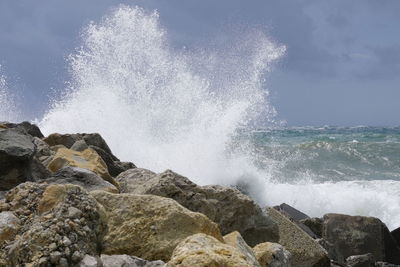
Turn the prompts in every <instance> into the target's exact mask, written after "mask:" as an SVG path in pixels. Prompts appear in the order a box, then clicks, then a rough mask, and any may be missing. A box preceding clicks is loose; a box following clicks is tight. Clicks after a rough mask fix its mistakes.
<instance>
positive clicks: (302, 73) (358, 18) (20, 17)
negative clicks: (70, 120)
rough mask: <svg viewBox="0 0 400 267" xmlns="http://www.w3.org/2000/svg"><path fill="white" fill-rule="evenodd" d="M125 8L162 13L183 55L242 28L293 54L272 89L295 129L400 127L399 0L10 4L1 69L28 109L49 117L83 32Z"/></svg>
mask: <svg viewBox="0 0 400 267" xmlns="http://www.w3.org/2000/svg"><path fill="white" fill-rule="evenodd" d="M121 3H123V4H131V5H139V6H141V7H143V8H145V9H148V10H153V9H157V10H158V11H159V13H160V20H161V24H162V25H163V27H165V28H166V29H167V31H168V34H169V37H170V41H171V43H172V44H173V45H174V46H176V47H182V46H186V47H196V46H207V40H209V39H210V38H216V39H217V38H219V37H220V36H221V35H223V34H229V33H228V32H229V31H227V30H226V29H232V28H234V27H239V28H252V27H256V28H258V29H262V30H263V31H265V32H266V33H267V34H268V36H270V37H271V39H273V40H274V42H276V43H278V44H284V45H286V47H287V53H286V55H285V57H284V58H283V59H282V60H281V61H280V62H279V64H277V65H276V66H275V69H274V71H273V73H272V74H271V75H270V76H269V78H268V83H267V87H268V88H269V90H270V92H271V97H272V103H273V104H274V106H275V108H276V109H277V111H278V114H279V115H278V116H279V118H280V119H284V120H286V121H287V122H288V124H289V125H376V126H381V125H400V115H399V114H400V15H399V14H400V1H398V0H352V1H348V0H290V1H289V0H253V1H244V0H240V1H239V0H219V1H215V0H203V1H196V0H180V1H179V0H168V1H167V0H142V1H140V0H136V1H133V0H132V1H117V0H84V1H83V0H62V1H61V0H41V1H32V0H19V1H15V0H2V1H0V64H1V65H2V67H3V72H4V73H5V74H6V75H7V77H8V80H9V82H10V83H11V87H12V88H13V89H14V90H18V91H20V92H21V94H22V95H24V105H25V107H29V109H31V111H32V113H35V114H38V113H40V112H43V111H44V108H45V106H46V104H45V103H47V101H48V99H47V98H48V96H49V93H50V92H51V90H52V89H53V88H55V89H57V88H60V87H62V86H63V82H65V81H66V80H67V75H66V67H67V64H66V63H65V58H66V57H67V56H68V55H69V54H70V53H72V52H73V51H74V48H76V47H78V46H79V45H80V37H79V34H80V31H81V30H82V27H83V26H85V25H87V24H88V23H89V22H90V21H92V20H94V21H98V20H99V19H100V18H101V17H102V16H103V15H105V14H107V12H109V11H110V9H111V8H113V7H115V6H117V5H118V4H121ZM231 32H234V31H231Z"/></svg>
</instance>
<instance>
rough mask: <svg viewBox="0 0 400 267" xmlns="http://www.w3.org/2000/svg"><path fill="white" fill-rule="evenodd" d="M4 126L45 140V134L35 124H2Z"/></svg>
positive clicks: (25, 122)
mask: <svg viewBox="0 0 400 267" xmlns="http://www.w3.org/2000/svg"><path fill="white" fill-rule="evenodd" d="M1 124H3V125H4V126H6V127H7V128H9V129H12V128H16V129H20V130H23V131H25V132H26V133H28V134H29V135H31V136H34V137H38V138H43V137H44V136H43V134H42V132H41V131H40V129H39V127H37V126H36V125H35V124H31V123H30V122H27V121H24V122H21V123H9V122H2V123H1Z"/></svg>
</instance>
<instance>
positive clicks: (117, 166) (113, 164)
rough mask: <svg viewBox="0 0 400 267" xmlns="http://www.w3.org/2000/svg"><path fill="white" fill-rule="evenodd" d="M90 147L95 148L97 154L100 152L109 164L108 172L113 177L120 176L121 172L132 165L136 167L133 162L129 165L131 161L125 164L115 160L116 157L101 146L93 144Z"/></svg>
mask: <svg viewBox="0 0 400 267" xmlns="http://www.w3.org/2000/svg"><path fill="white" fill-rule="evenodd" d="M89 147H90V148H91V149H93V150H95V151H96V152H97V154H99V156H100V157H101V158H102V159H103V160H104V162H105V163H106V165H107V168H108V172H109V173H110V175H111V176H113V177H116V176H118V175H119V174H120V173H122V172H124V171H126V170H128V169H130V167H132V166H133V167H135V165H134V164H133V163H131V165H129V163H128V164H126V163H125V165H124V164H121V163H120V162H119V161H114V157H113V156H112V155H111V154H109V153H108V152H106V151H105V150H103V149H102V148H100V147H97V146H92V145H91V146H89ZM125 167H128V169H126V168H125Z"/></svg>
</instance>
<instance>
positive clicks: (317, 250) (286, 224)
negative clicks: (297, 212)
mask: <svg viewBox="0 0 400 267" xmlns="http://www.w3.org/2000/svg"><path fill="white" fill-rule="evenodd" d="M266 213H267V214H268V215H269V216H270V217H271V218H272V219H273V220H274V221H275V222H276V223H277V225H278V227H279V236H280V239H279V242H278V243H279V244H281V245H282V246H284V247H285V248H286V249H287V250H288V251H289V252H290V253H291V255H292V258H291V264H292V266H293V267H302V266H318V267H325V266H326V267H329V266H330V259H329V258H328V253H327V252H326V250H325V249H324V248H323V247H321V246H320V245H319V244H318V243H317V242H316V241H315V240H314V239H313V238H311V237H310V236H309V235H308V234H307V233H305V232H304V231H303V230H302V229H301V228H300V227H299V226H298V225H297V224H296V223H295V222H292V221H291V220H290V219H289V218H288V217H287V216H285V215H283V214H282V213H280V212H279V211H277V210H276V209H274V208H269V207H268V208H266Z"/></svg>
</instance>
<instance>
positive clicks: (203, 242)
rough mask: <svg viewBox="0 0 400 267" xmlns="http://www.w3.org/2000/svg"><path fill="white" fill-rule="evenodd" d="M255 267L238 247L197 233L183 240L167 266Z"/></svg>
mask: <svg viewBox="0 0 400 267" xmlns="http://www.w3.org/2000/svg"><path fill="white" fill-rule="evenodd" d="M178 266H179V267H191V266H198V267H207V266H227V267H253V265H252V263H251V262H249V261H248V260H247V258H246V256H245V255H243V254H242V253H241V252H240V251H239V250H238V249H236V248H234V247H232V246H230V245H227V244H223V243H222V242H220V241H219V240H217V239H215V238H213V237H211V236H208V235H205V234H196V235H192V236H189V237H188V238H186V239H185V240H183V241H182V242H181V243H179V245H178V246H177V247H176V248H175V250H174V252H173V254H172V257H171V260H170V261H169V262H168V263H167V267H178Z"/></svg>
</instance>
